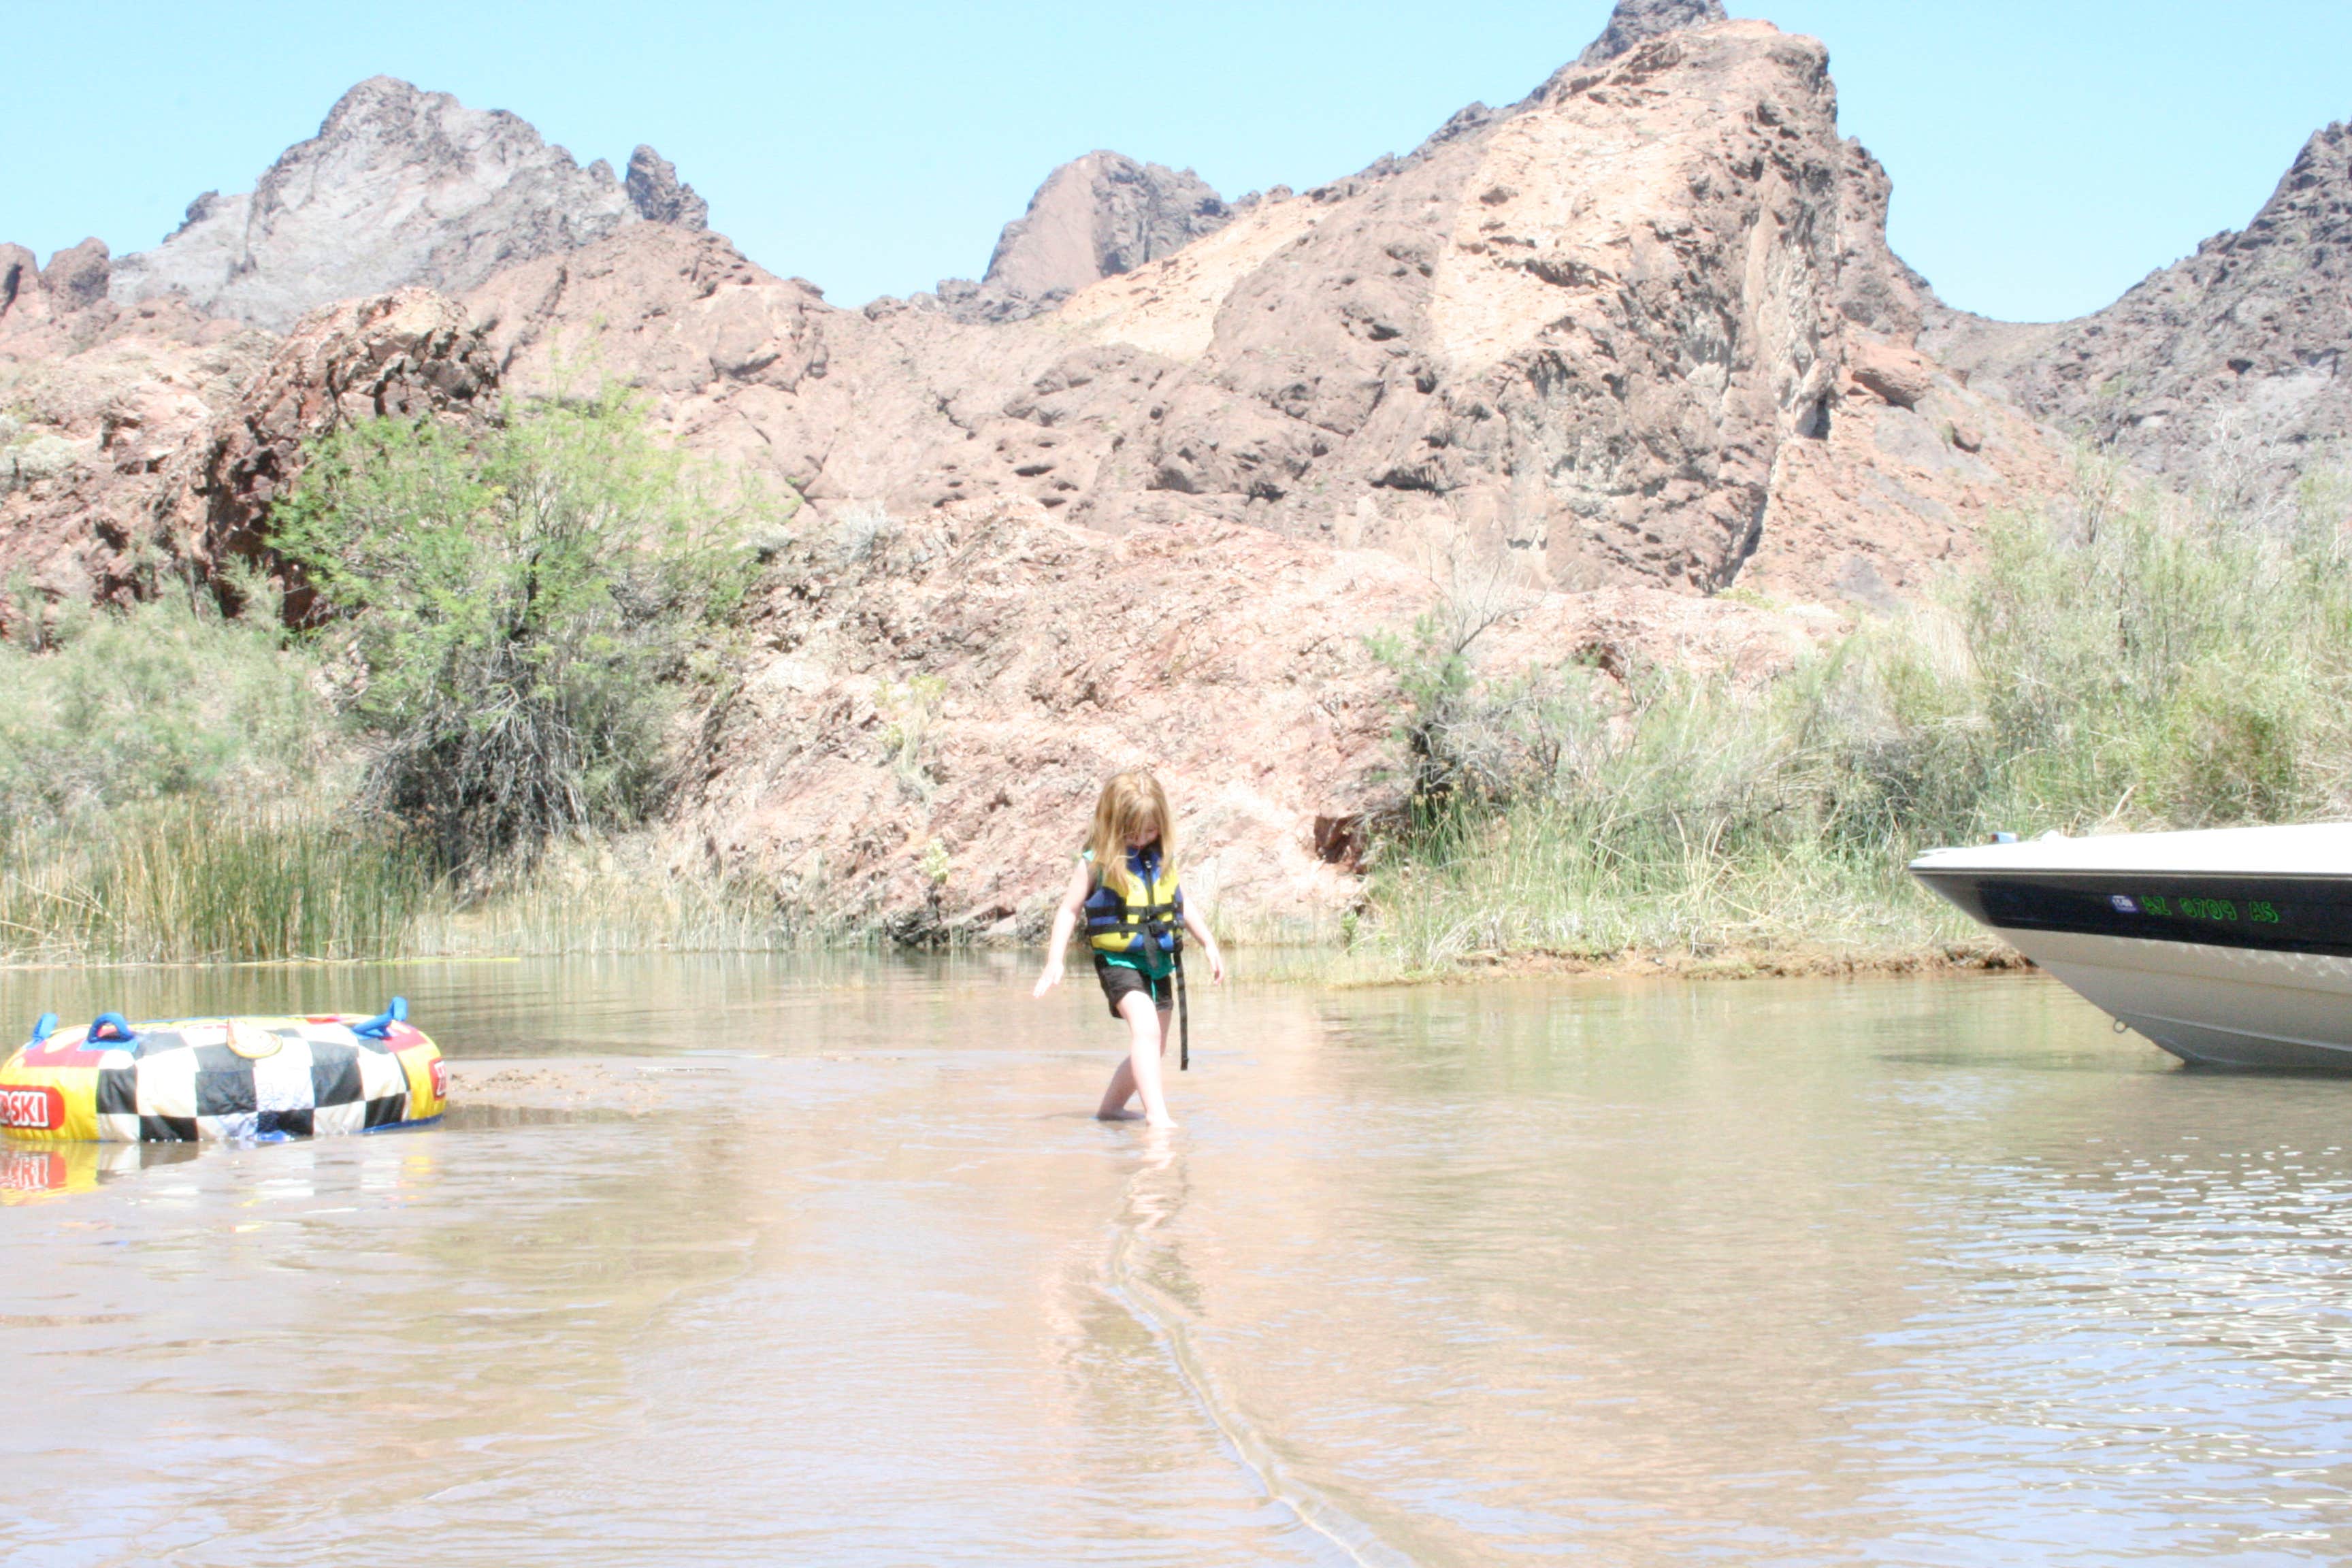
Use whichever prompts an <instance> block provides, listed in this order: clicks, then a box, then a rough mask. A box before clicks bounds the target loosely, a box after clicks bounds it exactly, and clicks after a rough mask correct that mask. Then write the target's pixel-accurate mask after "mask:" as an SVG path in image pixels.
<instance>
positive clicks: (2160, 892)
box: [1919, 869, 2352, 956]
mask: <svg viewBox="0 0 2352 1568" xmlns="http://www.w3.org/2000/svg"><path fill="white" fill-rule="evenodd" d="M1919 875H1920V877H1921V879H1923V880H1925V881H1927V882H1928V883H1930V884H1932V885H1933V886H1934V887H1935V889H1936V890H1937V892H1939V893H1941V894H1943V895H1944V896H1945V897H1946V898H1948V899H1949V900H1952V902H1954V903H1956V904H1958V906H1959V907H1960V908H1961V909H1963V910H1967V911H1968V912H1969V914H1971V915H1974V916H1975V917H1976V918H1977V919H1978V920H1980V921H1983V922H1984V923H1985V924H1987V925H1989V926H1993V927H1996V928H1998V929H2000V930H2003V931H2069V932H2073V933H2075V934H2077V935H2082V936H2107V937H2126V938H2131V939H2135V940H2137V941H2140V942H2197V943H2200V944H2202V945H2204V946H2208V947H2238V948H2251V949H2254V950H2256V951H2259V952H2311V953H2327V954H2333V955H2336V956H2352V897H2347V889H2346V888H2345V887H2344V885H2343V884H2342V883H2340V882H2336V881H2334V880H2333V879H2327V880H2322V879H2316V878H2310V879H2306V878H2296V877H2259V878H2248V877H2202V876H2180V875H2174V876H2166V875H2164V874H2162V873H2161V872H2158V873H2144V872H2119V873H2113V874H2102V873H2097V872H2087V873H2086V872H2066V873H2058V874H2045V875H2032V874H2024V875H2021V874H2018V873H2015V872H2010V873H2006V874H2003V873H1986V872H1977V871H1957V870H1955V871H1937V870H1928V869H1922V870H1921V871H1920V873H1919Z"/></svg>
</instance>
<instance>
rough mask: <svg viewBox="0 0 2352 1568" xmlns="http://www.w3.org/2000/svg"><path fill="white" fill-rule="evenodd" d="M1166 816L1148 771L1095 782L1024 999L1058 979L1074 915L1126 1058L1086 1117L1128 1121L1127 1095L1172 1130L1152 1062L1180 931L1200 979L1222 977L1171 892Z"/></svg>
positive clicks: (1198, 929) (1202, 932)
mask: <svg viewBox="0 0 2352 1568" xmlns="http://www.w3.org/2000/svg"><path fill="white" fill-rule="evenodd" d="M1173 822H1174V818H1172V817H1171V816H1170V815H1169V813H1168V796H1167V794H1166V792H1164V791H1163V790H1161V789H1160V781H1159V780H1158V779H1155V778H1153V777H1152V776H1151V775H1150V773H1140V772H1138V773H1120V774H1119V775H1118V777H1116V778H1114V779H1112V780H1111V781H1110V782H1109V783H1108V784H1105V785H1103V792H1102V798H1101V799H1099V800H1097V801H1096V802H1095V826H1094V831H1093V832H1092V833H1090V834H1088V835H1087V849H1086V853H1085V854H1083V855H1081V856H1079V857H1078V864H1077V867H1076V869H1075V870H1073V871H1072V872H1071V873H1070V887H1069V890H1068V891H1067V892H1066V893H1064V894H1063V895H1062V907H1061V908H1060V909H1059V910H1055V914H1054V934H1053V936H1052V938H1051V939H1049V941H1048V943H1047V946H1046V949H1045V973H1043V974H1040V975H1039V976H1037V989H1036V990H1035V992H1034V993H1033V994H1035V995H1038V996H1043V995H1044V994H1045V993H1046V992H1048V991H1050V990H1052V989H1053V988H1054V987H1055V986H1056V985H1058V984H1061V983H1062V953H1063V952H1064V950H1065V949H1066V948H1067V947H1068V946H1069V944H1070V933H1071V931H1074V930H1075V929H1076V927H1077V924H1078V921H1079V920H1080V919H1081V918H1082V917H1083V918H1084V920H1085V921H1086V923H1087V946H1088V947H1089V948H1090V949H1092V950H1093V952H1094V960H1095V978H1096V979H1097V980H1099V981H1100V982H1102V988H1103V997H1104V999H1105V1000H1107V1001H1108V1002H1109V1004H1110V1010H1111V1016H1113V1017H1115V1018H1118V1019H1121V1020H1122V1021H1124V1022H1125V1023H1126V1025H1127V1026H1128V1029H1129V1032H1130V1039H1129V1045H1128V1051H1127V1059H1126V1060H1125V1061H1123V1062H1121V1063H1119V1064H1118V1070H1117V1071H1116V1072H1113V1073H1112V1074H1111V1075H1110V1085H1109V1087H1108V1088H1107V1089H1104V1090H1103V1098H1102V1104H1101V1105H1100V1106H1099V1107H1097V1110H1096V1111H1095V1114H1096V1115H1097V1116H1098V1117H1100V1118H1101V1119H1102V1120H1103V1121H1132V1120H1134V1117H1135V1114H1136V1113H1135V1112H1134V1111H1132V1110H1128V1109H1127V1102H1128V1101H1129V1100H1131V1099H1137V1098H1140V1099H1141V1100H1142V1101H1143V1120H1144V1121H1146V1122H1148V1123H1149V1124H1150V1125H1151V1126H1153V1127H1173V1126H1175V1125H1176V1119H1175V1118H1174V1117H1172V1116H1171V1115H1169V1114H1168V1096H1167V1094H1166V1093H1165V1092H1164V1091H1163V1089H1161V1087H1160V1053H1161V1052H1163V1051H1165V1050H1166V1049H1167V1048H1168V1015H1169V1010H1170V1009H1171V1007H1173V1006H1174V1005H1175V997H1176V989H1175V987H1176V982H1175V974H1176V955H1177V952H1178V950H1179V948H1180V946H1181V942H1182V940H1183V932H1185V931H1190V932H1191V933H1192V939H1193V940H1194V941H1195V942H1199V943H1200V944H1201V951H1202V952H1205V953H1207V954H1208V955H1209V978H1210V980H1212V981H1221V980H1223V979H1224V977H1225V958H1224V954H1223V953H1221V952H1218V951H1217V939H1216V938H1215V937H1213V936H1211V935H1210V934H1209V928H1208V926H1207V925H1205V924H1204V923H1202V920H1201V918H1200V917H1199V916H1198V915H1195V914H1193V913H1192V911H1191V910H1187V909H1186V908H1185V907H1184V895H1183V894H1182V893H1181V891H1179V890H1178V889H1177V886H1176V835H1175V832H1174V829H1173V827H1172V824H1173Z"/></svg>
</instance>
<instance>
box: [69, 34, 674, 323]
mask: <svg viewBox="0 0 2352 1568" xmlns="http://www.w3.org/2000/svg"><path fill="white" fill-rule="evenodd" d="M703 216H704V209H703V205H702V203H701V201H700V199H699V198H698V197H697V196H695V195H694V193H693V190H692V188H691V187H689V186H685V185H681V184H678V182H677V171H676V170H674V169H672V168H671V167H670V165H669V164H668V163H665V162H664V161H663V160H662V159H661V158H660V157H659V156H658V155H657V154H656V153H654V151H653V150H652V149H651V148H649V147H640V148H639V149H638V150H637V156H636V157H635V158H633V159H631V160H630V165H629V181H628V184H626V186H624V184H622V182H621V181H619V180H617V179H615V178H614V174H613V170H612V167H611V165H609V164H607V163H604V162H602V161H601V160H600V161H598V162H596V163H591V164H590V165H589V166H588V167H586V168H585V169H583V168H581V167H580V166H579V165H578V164H576V163H573V162H572V155H571V154H570V153H567V152H565V151H564V150H563V149H562V148H561V147H554V146H550V145H549V144H548V143H546V142H543V141H541V139H540V135H539V132H536V131H534V130H533V129H531V127H530V124H529V123H527V122H526V121H522V120H520V119H519V118H518V117H516V116H514V115H512V114H509V113H506V112H504V111H503V110H473V109H467V107H466V106H465V105H463V104H461V103H459V102H458V101H457V100H456V99H454V98H452V97H450V96H449V95H448V94H447V93H439V92H420V91H418V90H417V89H415V88H414V87H411V86H410V85H409V84H408V83H406V82H404V81H398V80H394V79H393V78H390V77H374V78H371V79H369V80H366V81H363V82H362V83H360V84H359V86H357V87H355V88H353V89H352V90H351V91H350V92H348V93H345V94H344V95H343V97H342V99H341V101H340V102H338V103H337V104H336V105H335V107H334V109H333V110H331V112H330V113H329V114H328V116H327V119H326V122H325V123H324V124H323V125H321V126H320V128H319V134H318V135H316V136H314V137H312V138H311V139H310V141H308V142H300V143H298V144H297V145H295V146H293V147H291V148H289V149H288V150H287V152H286V153H285V154H284V156H282V157H280V158H279V159H278V162H277V163H273V164H272V165H270V167H269V169H268V172H267V173H265V174H263V175H262V176H261V179H260V182H259V183H258V184H257V185H256V186H255V187H254V189H253V190H252V191H251V192H250V193H249V194H247V195H232V196H222V195H218V194H217V193H215V192H207V193H205V195H202V196H199V197H197V198H196V200H195V201H194V203H192V204H191V205H189V208H188V216H187V220H186V221H185V222H184V223H183V224H182V225H181V226H180V227H179V229H178V231H177V232H175V233H174V234H173V235H172V236H171V237H170V238H168V239H166V240H164V241H163V244H161V245H159V246H157V247H155V248H154V249H152V250H150V251H145V252H142V253H141V254H138V255H135V256H126V257H123V258H120V259H119V260H117V261H116V262H115V264H114V268H113V279H112V289H113V292H114V294H115V297H116V298H117V299H118V300H122V301H124V302H125V303H130V302H134V301H137V300H144V299H150V298H153V297H154V296H156V295H159V294H162V293H165V292H169V291H173V290H178V291H181V292H184V294H186V296H187V297H188V299H189V300H191V301H192V302H193V303H194V305H195V306H196V307H197V308H198V309H200V310H205V311H207V312H209V313H212V314H215V315H225V316H234V317H236V318H238V319H240V320H243V321H251V322H254V323H257V324H258V325H261V326H265V327H268V328H270V329H271V330H273V331H286V330H287V329H288V328H289V327H291V326H292V325H293V324H294V321H295V320H296V319H297V318H298V317H299V316H300V315H301V314H302V313H303V312H304V311H305V310H310V309H311V308H312V307H314V306H318V305H321V304H325V303H327V302H329V301H331V300H346V299H352V298H354V297H356V296H360V295H366V294H376V293H382V292H383V291H384V290H386V289H397V288H404V287H407V286H410V285H414V284H423V285H427V286H430V287H433V288H436V289H444V290H461V289H470V288H472V287H474V286H476V285H477V284H478V283H480V282H481V281H482V280H483V279H487V278H488V277H489V276H490V275H491V274H492V273H494V272H496V271H498V270H499V268H502V267H507V266H509V265H511V264H513V263H515V262H517V261H521V260H525V259H528V258H530V257H534V256H543V255H546V254H548V253H550V252H551V251H559V250H568V249H572V248H576V247H580V246H583V245H586V244H589V243H591V242H593V241H594V240H598V239H602V238H604V237H606V236H608V235H610V234H612V233H614V231H616V230H618V229H620V228H622V227H624V226H626V225H629V224H632V223H635V222H638V221H640V220H641V219H644V218H647V217H651V218H653V219H655V220H656V221H659V222H666V223H677V224H684V225H687V226H700V224H701V222H702V220H703Z"/></svg>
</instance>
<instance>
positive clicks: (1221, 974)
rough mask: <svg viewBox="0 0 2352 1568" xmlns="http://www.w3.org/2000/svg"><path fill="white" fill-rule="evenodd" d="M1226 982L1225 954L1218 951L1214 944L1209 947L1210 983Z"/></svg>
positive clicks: (1221, 983) (1219, 983) (1220, 983)
mask: <svg viewBox="0 0 2352 1568" xmlns="http://www.w3.org/2000/svg"><path fill="white" fill-rule="evenodd" d="M1224 983H1225V955H1224V954H1223V953H1222V952H1218V951H1217V949H1216V947H1215V946H1214V945H1212V946H1211V947H1210V949H1209V984H1212V985H1223V984H1224Z"/></svg>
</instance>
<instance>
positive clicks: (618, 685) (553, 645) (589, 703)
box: [275, 392, 754, 879]
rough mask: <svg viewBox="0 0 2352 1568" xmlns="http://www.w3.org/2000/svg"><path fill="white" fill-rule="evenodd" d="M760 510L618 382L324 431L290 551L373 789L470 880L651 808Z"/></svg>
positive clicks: (380, 803) (294, 508)
mask: <svg viewBox="0 0 2352 1568" xmlns="http://www.w3.org/2000/svg"><path fill="white" fill-rule="evenodd" d="M753 504H754V503H753V502H752V501H747V500H745V499H744V498H743V497H740V496H739V495H722V494H720V493H719V491H718V490H717V489H715V488H714V487H713V486H712V485H711V484H710V482H709V480H708V479H707V478H706V477H705V476H704V475H703V474H702V473H700V472H699V471H698V470H697V469H696V468H693V467H692V466H690V465H689V464H688V462H687V461H686V460H685V459H684V458H682V457H681V456H680V455H679V454H678V453H677V452H675V451H674V450H671V449H669V448H667V447H664V446H662V445H661V444H659V443H658V442H656V440H655V439H654V437H653V436H652V434H651V432H650V431H649V430H648V429H647V427H646V420H645V417H644V415H643V413H642V411H641V410H640V409H639V408H638V406H637V405H635V403H633V402H632V401H630V400H629V398H627V397H626V396H625V395H623V394H621V393H619V392H608V393H606V394H605V395H603V396H600V397H598V398H596V399H594V400H592V401H589V402H586V403H580V404H552V405H541V406H535V407H532V408H530V409H527V410H522V409H509V410H508V411H507V412H506V414H505V416H504V417H502V418H501V419H500V420H499V421H498V422H496V423H495V424H494V425H493V426H490V427H488V428H486V429H472V428H466V427H461V426H451V425H446V424H442V423H438V422H434V421H429V420H428V421H424V422H410V421H406V420H400V419H389V418H387V419H379V420H374V421H372V422H367V423H363V424H361V425H358V426H352V427H349V428H346V429H344V430H341V431H340V432H338V433H336V434H335V435H333V436H331V437H328V438H327V439H326V440H324V441H323V442H321V443H320V444H319V446H318V447H316V448H315V449H314V451H313V452H312V455H311V459H310V465H309V467H308V468H306V469H305V471H304V473H303V477H302V479H301V481H300V483H299V486H298V487H297V489H296V490H295V493H294V496H293V498H292V500H291V502H290V504H289V505H288V506H286V507H284V508H282V509H281V510H280V511H279V513H278V519H277V521H276V525H275V531H276V543H277V546H278V549H279V551H280V552H282V553H283V555H284V556H285V557H286V559H287V560H289V562H291V563H294V564H295V565H296V566H298V567H299V569H300V571H301V573H302V574H303V577H304V584H303V585H304V586H305V587H306V588H307V589H309V590H310V591H312V592H315V593H316V594H317V595H320V600H321V601H322V603H323V605H324V606H326V608H325V610H324V611H322V612H320V613H321V614H323V615H326V616H331V620H330V621H329V623H328V624H329V626H331V631H332V632H333V633H335V634H338V635H340V636H341V637H345V638H348V640H349V644H350V647H352V649H353V650H354V652H355V653H356V656H357V659H358V661H359V664H360V665H361V667H362V669H363V670H364V679H362V681H360V683H359V684H358V687H357V689H356V691H355V693H354V695H353V697H352V712H353V713H354V714H355V715H356V717H357V718H358V719H359V721H361V723H362V725H364V726H365V728H366V729H367V730H368V731H370V732H371V733H372V735H373V738H374V741H375V745H376V750H375V752H374V756H373V763H372V766H371V769H370V772H369V775H368V784H367V794H368V797H369V799H370V800H371V801H372V802H373V804H374V805H376V806H377V807H378V808H379V809H381V810H383V811H385V812H388V813H389V814H391V815H392V816H394V817H396V818H398V819H399V820H401V821H402V822H404V823H406V824H409V825H412V826H414V827H415V828H416V829H417V830H419V831H421V832H422V833H423V834H424V835H425V837H426V838H427V840H428V841H429V842H430V843H431V844H432V845H433V847H434V848H435V850H436V854H437V856H438V858H439V860H440V863H441V864H442V865H443V866H444V867H445V868H447V869H448V870H450V871H452V872H455V873H457V874H459V875H460V876H462V877H466V878H470V879H478V878H480V877H482V876H484V875H486V874H488V872H489V870H490V869H491V868H494V867H495V866H496V865H497V864H498V863H499V862H500V861H501V860H502V859H504V858H509V857H513V858H518V859H519V860H520V861H521V862H524V863H528V862H529V861H530V860H532V859H533V858H536V856H537V855H538V853H539V852H540V850H541V847H543V846H544V845H545V843H546V842H547V840H548V839H549V838H550V837H551V836H553V835H556V834H559V833H563V832H567V831H574V830H587V829H611V828H615V827H620V826H625V825H627V824H629V823H631V822H635V821H636V820H638V819H640V818H641V817H642V816H644V815H645V814H646V812H647V811H648V810H650V809H651V808H652V807H653V806H654V805H656V802H657V800H658V798H659V795H660V793H661V787H662V768H661V747H662V740H663V736H664V733H665V728H666V726H667V722H668V721H669V720H670V718H671V716H672V714H673V712H674V710H675V708H676V695H675V694H676V689H677V681H678V680H679V679H680V678H682V677H684V676H686V675H688V674H689V673H690V672H691V670H692V668H693V661H694V656H695V654H696V651H697V650H698V649H707V647H708V646H709V640H710V637H711V636H712V634H713V633H714V631H715V629H716V628H717V627H718V626H719V625H720V624H721V623H722V622H723V621H724V619H725V617H726V616H727V615H728V614H729V612H730V611H731V610H732V608H733V607H734V605H736V603H737V602H738V600H739V599H740V596H741V595H742V593H743V591H744V590H745V588H746V587H747V586H748V584H749V583H750V580H751V571H752V570H753V565H754V563H753V559H752V557H751V553H750V552H748V551H746V550H744V549H742V548H741V547H740V544H739V543H738V542H737V541H738V540H739V539H740V537H741V535H742V533H743V531H744V524H745V522H746V521H747V514H748V513H749V511H750V510H752V506H753Z"/></svg>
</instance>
